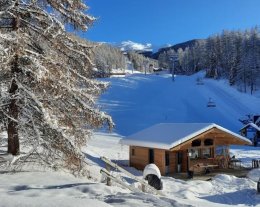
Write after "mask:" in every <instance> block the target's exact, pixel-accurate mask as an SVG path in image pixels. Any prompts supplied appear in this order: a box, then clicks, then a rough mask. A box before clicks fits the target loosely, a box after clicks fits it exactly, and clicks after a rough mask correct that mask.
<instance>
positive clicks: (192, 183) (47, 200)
mask: <svg viewBox="0 0 260 207" xmlns="http://www.w3.org/2000/svg"><path fill="white" fill-rule="evenodd" d="M201 75H202V74H196V75H193V76H188V77H185V76H177V77H176V78H175V82H173V81H172V80H171V76H169V75H152V74H151V75H147V76H145V75H143V74H133V75H129V76H126V77H124V78H111V79H107V80H108V81H110V82H111V87H110V89H109V90H108V91H107V92H106V94H104V95H103V96H102V97H101V99H100V101H99V102H100V103H102V107H103V108H104V109H105V110H106V111H107V112H109V113H110V114H111V115H112V116H113V117H114V121H115V123H116V125H117V126H116V130H115V131H114V132H113V133H107V132H104V131H103V132H100V131H99V132H95V133H94V136H93V138H92V139H91V140H90V141H89V142H88V144H87V146H86V147H85V148H83V149H82V150H83V152H84V154H85V155H86V162H87V163H89V170H90V177H91V178H84V177H83V178H82V177H81V178H76V177H73V176H72V175H70V174H67V173H65V172H61V171H58V172H53V171H46V170H45V171H44V172H43V171H40V169H34V170H30V171H27V170H26V169H25V170H24V171H23V172H6V171H4V170H3V169H2V168H1V167H0V207H6V206H8V207H16V206H22V207H38V206H39V207H47V206H48V207H52V206H65V207H67V206H77V207H81V206H93V207H96V206H100V207H103V206H129V207H136V206H147V207H148V206H164V207H168V206H169V207H170V206H200V207H208V206H210V207H219V206H220V207H229V206H239V207H247V206H257V207H260V194H257V190H256V188H257V183H256V181H257V180H258V179H259V177H260V169H254V170H252V171H250V172H249V173H248V175H247V177H245V178H238V177H235V176H230V175H225V174H219V175H217V176H215V177H213V178H212V180H209V181H201V180H195V179H194V180H188V181H184V180H179V179H174V178H171V177H164V176H162V177H161V179H162V181H163V183H164V189H163V190H162V193H163V194H164V195H165V196H155V195H152V194H148V193H133V192H130V191H129V190H127V189H124V188H122V187H121V186H119V185H118V184H116V183H115V182H113V183H112V186H110V187H109V186H106V185H105V182H104V177H102V175H101V174H100V169H101V168H103V167H105V164H104V163H103V162H102V161H101V160H100V159H99V158H100V156H106V157H108V158H109V159H111V160H112V161H115V162H117V163H118V164H120V165H121V166H123V167H124V168H126V169H127V170H128V171H129V172H131V173H133V174H134V175H135V176H138V177H139V178H140V179H141V178H142V177H143V175H142V172H140V171H138V170H136V169H134V168H131V167H128V159H129V148H128V146H125V145H120V144H119V142H120V140H121V139H122V138H124V136H127V135H129V134H131V133H135V132H137V131H139V130H141V129H143V128H146V127H149V126H151V125H153V124H157V123H161V122H168V123H170V122H188V123H193V122H201V123H212V122H215V123H217V124H219V125H221V126H224V127H225V128H227V129H230V130H232V131H234V132H236V131H238V130H239V129H240V128H241V127H242V126H241V124H240V122H239V121H237V120H238V119H239V118H241V117H243V116H244V115H245V114H249V113H250V114H254V113H259V111H258V110H259V105H260V97H259V98H257V97H255V96H250V95H247V94H241V93H239V92H238V91H236V90H235V89H233V88H229V87H228V84H225V83H224V82H223V81H214V80H204V85H200V86H198V85H196V77H197V76H201ZM209 97H212V99H213V100H214V101H215V102H216V104H217V106H216V107H215V108H207V107H206V104H207V101H208V99H209ZM259 149H260V148H259V147H258V148H257V147H249V146H238V147H232V148H231V153H232V155H235V157H236V158H237V159H240V160H242V165H243V166H248V167H249V166H251V160H252V159H260V150H259ZM112 174H113V175H114V176H116V177H118V178H119V177H120V176H121V178H122V179H123V180H126V181H128V182H129V183H130V184H131V185H133V186H135V187H138V188H140V184H138V183H135V182H134V181H133V180H131V179H129V178H128V177H127V176H125V175H123V174H122V173H120V172H119V171H117V170H115V171H112Z"/></svg>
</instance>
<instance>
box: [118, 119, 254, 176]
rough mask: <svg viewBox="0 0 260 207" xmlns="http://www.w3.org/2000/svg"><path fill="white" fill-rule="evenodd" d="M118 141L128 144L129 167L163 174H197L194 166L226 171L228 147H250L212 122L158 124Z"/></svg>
mask: <svg viewBox="0 0 260 207" xmlns="http://www.w3.org/2000/svg"><path fill="white" fill-rule="evenodd" d="M120 142H121V144H124V145H129V164H130V166H132V167H135V168H137V169H139V170H143V169H144V167H145V166H146V165H147V164H149V163H154V164H156V165H157V166H158V168H159V169H160V171H161V174H162V175H167V174H174V173H180V172H187V171H188V170H192V171H196V167H197V166H200V169H202V170H203V168H207V167H217V168H228V164H229V163H228V162H229V146H230V145H251V144H252V143H251V141H250V140H248V139H247V138H245V137H243V136H241V135H239V134H236V133H234V132H232V131H230V130H228V129H225V128H223V127H221V126H219V125H217V124H212V123H165V124H157V125H154V126H152V127H150V128H147V129H144V130H142V131H140V132H137V133H135V134H133V135H130V136H129V137H126V138H124V139H122V140H121V141H120ZM198 171H199V170H198Z"/></svg>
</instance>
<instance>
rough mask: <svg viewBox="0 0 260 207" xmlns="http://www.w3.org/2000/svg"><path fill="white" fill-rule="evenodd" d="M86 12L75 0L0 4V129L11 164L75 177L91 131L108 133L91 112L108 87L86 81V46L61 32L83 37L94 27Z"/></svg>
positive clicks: (102, 120) (103, 117)
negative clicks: (30, 161) (42, 166)
mask: <svg viewBox="0 0 260 207" xmlns="http://www.w3.org/2000/svg"><path fill="white" fill-rule="evenodd" d="M86 9H87V7H86V5H85V4H84V3H83V1H81V0H23V1H22V0H5V1H1V7H0V80H1V99H0V111H1V112H0V113H1V116H2V117H3V118H2V119H1V120H0V122H1V125H2V126H3V127H2V128H5V129H6V131H7V133H8V152H9V153H11V154H13V155H18V156H16V158H15V159H14V160H13V161H14V162H18V161H19V160H23V159H24V157H27V156H29V155H31V154H34V153H36V154H38V155H39V157H41V159H42V160H43V161H44V162H45V163H48V164H49V165H51V166H56V167H57V166H61V167H64V166H65V167H67V168H69V169H70V170H72V171H77V172H78V171H80V170H81V169H82V168H83V166H84V165H83V162H84V156H83V155H82V153H81V150H80V147H81V146H82V145H84V144H85V143H86V141H87V139H88V138H89V136H90V134H91V130H92V129H93V128H96V127H100V126H103V124H104V123H107V124H108V125H109V127H110V128H111V127H113V122H112V119H111V117H110V116H108V115H106V114H105V113H104V112H101V111H99V110H98V109H97V107H96V105H95V99H96V98H97V96H98V95H99V94H100V93H102V91H103V90H104V89H105V88H106V87H107V84H106V83H102V82H99V81H96V80H93V79H91V69H92V67H93V65H92V62H91V60H90V58H89V52H90V46H89V45H87V44H84V43H82V42H80V41H77V39H76V38H72V37H71V36H70V35H68V34H67V33H66V31H65V29H64V24H67V23H68V24H70V25H71V26H74V27H75V28H78V29H81V30H86V29H87V28H88V26H90V25H91V24H92V22H93V21H94V18H93V17H91V16H88V15H86V14H85V10H86ZM20 145H21V146H20ZM20 148H22V149H23V151H26V154H20ZM19 154H20V155H19Z"/></svg>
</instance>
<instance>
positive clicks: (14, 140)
mask: <svg viewBox="0 0 260 207" xmlns="http://www.w3.org/2000/svg"><path fill="white" fill-rule="evenodd" d="M18 70H19V69H18V55H16V56H15V58H14V62H13V65H12V73H13V74H15V73H17V72H18ZM17 89H18V86H17V84H16V81H15V80H13V81H12V84H11V88H10V90H9V93H10V96H11V97H12V99H11V103H10V105H9V116H10V117H12V118H13V119H10V118H9V119H8V126H7V134H8V153H10V154H12V155H18V154H19V153H20V144H19V136H18V123H17V122H16V120H18V113H19V109H18V106H17V103H16V97H15V94H16V92H17Z"/></svg>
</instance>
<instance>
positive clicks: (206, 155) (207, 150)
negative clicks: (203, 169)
mask: <svg viewBox="0 0 260 207" xmlns="http://www.w3.org/2000/svg"><path fill="white" fill-rule="evenodd" d="M201 154H202V158H209V157H211V153H210V148H204V149H202V150H201Z"/></svg>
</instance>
